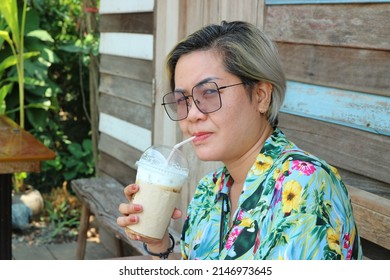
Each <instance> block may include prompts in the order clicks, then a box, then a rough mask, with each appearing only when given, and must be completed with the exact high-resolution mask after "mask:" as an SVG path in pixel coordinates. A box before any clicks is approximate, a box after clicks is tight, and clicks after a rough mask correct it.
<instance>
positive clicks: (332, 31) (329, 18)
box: [265, 3, 390, 50]
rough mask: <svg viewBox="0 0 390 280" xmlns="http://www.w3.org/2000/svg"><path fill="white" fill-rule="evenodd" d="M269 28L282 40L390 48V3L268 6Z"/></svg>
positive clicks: (267, 26) (267, 28)
mask: <svg viewBox="0 0 390 280" xmlns="http://www.w3.org/2000/svg"><path fill="white" fill-rule="evenodd" d="M379 23H380V27H378V24H379ZM265 31H266V32H267V33H268V34H269V35H270V36H271V37H272V39H273V40H275V41H278V42H290V43H293V42H295V43H303V44H313V45H328V46H342V47H356V48H368V49H382V50H390V40H389V38H390V3H382V4H365V5H361V4H339V5H275V6H268V7H267V13H266V23H265Z"/></svg>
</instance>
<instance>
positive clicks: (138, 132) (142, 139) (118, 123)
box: [99, 112, 152, 151]
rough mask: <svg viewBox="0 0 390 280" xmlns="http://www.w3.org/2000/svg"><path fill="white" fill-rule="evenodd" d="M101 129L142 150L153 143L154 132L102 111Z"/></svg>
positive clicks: (102, 131)
mask: <svg viewBox="0 0 390 280" xmlns="http://www.w3.org/2000/svg"><path fill="white" fill-rule="evenodd" d="M99 131H100V132H101V133H106V134H107V135H110V136H111V137H113V138H115V139H117V140H119V141H122V142H123V143H125V144H127V145H130V146H132V147H134V148H135V149H138V150H140V151H144V150H146V149H147V148H148V147H149V146H150V145H151V140H152V132H151V131H150V130H148V129H145V128H143V127H140V126H137V125H135V124H133V123H129V122H126V121H124V120H122V119H119V118H116V117H114V116H111V115H108V114H105V113H103V112H101V113H100V122H99Z"/></svg>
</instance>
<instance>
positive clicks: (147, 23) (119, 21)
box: [99, 12, 154, 34]
mask: <svg viewBox="0 0 390 280" xmlns="http://www.w3.org/2000/svg"><path fill="white" fill-rule="evenodd" d="M153 16H154V15H153V13H152V12H147V13H133V14H132V15H131V17H129V16H128V14H107V15H104V16H102V18H101V20H100V26H99V31H100V32H128V33H140V34H152V33H153Z"/></svg>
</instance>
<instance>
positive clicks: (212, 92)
mask: <svg viewBox="0 0 390 280" xmlns="http://www.w3.org/2000/svg"><path fill="white" fill-rule="evenodd" d="M242 84H244V83H242V82H241V83H238V84H233V85H227V86H222V87H218V85H217V84H216V83H214V82H207V83H202V84H199V85H196V86H194V87H193V88H192V91H191V93H192V95H185V94H184V93H183V92H181V91H173V92H170V93H167V94H165V95H164V96H163V103H162V104H161V105H163V106H164V109H165V112H167V114H168V117H169V118H170V119H171V120H173V121H181V120H184V119H185V118H187V116H188V112H189V108H190V106H191V104H190V102H189V99H190V97H192V100H193V103H194V104H195V106H196V108H198V110H199V111H200V112H202V113H203V114H209V113H213V112H215V111H218V110H219V109H221V107H222V101H221V92H220V90H221V89H225V88H228V87H234V86H238V85H242Z"/></svg>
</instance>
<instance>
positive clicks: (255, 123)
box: [175, 50, 268, 164]
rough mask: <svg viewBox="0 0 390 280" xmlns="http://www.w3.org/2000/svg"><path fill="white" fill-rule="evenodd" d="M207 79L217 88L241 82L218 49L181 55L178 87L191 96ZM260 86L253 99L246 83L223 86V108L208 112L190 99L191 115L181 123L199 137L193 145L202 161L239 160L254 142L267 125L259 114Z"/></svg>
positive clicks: (177, 79) (186, 133) (188, 134)
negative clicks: (201, 110) (249, 95)
mask: <svg viewBox="0 0 390 280" xmlns="http://www.w3.org/2000/svg"><path fill="white" fill-rule="evenodd" d="M205 80H207V81H210V82H215V83H216V84H217V85H218V87H223V86H227V85H232V84H237V83H240V82H241V80H240V79H239V78H238V77H237V76H235V75H233V74H231V73H228V72H227V71H226V70H225V69H224V66H223V64H222V58H221V56H220V55H219V54H218V52H216V51H215V50H208V51H194V52H191V53H189V54H186V55H183V56H181V57H180V59H179V60H178V62H177V65H176V69H175V86H176V88H175V89H176V90H180V91H183V92H185V94H186V95H191V94H192V93H191V90H192V88H193V87H194V86H195V85H197V84H199V83H201V82H202V81H205ZM258 87H259V85H258V84H257V85H256V86H255V87H254V89H253V92H252V93H251V94H254V95H253V99H252V102H250V100H249V97H248V96H247V93H246V87H245V85H237V86H233V87H229V88H225V89H221V90H220V92H221V100H222V108H221V109H219V110H218V111H216V112H213V113H209V114H203V113H202V112H200V111H199V110H198V108H197V107H196V106H194V105H193V103H192V102H193V101H192V99H189V102H190V103H191V105H192V106H190V108H189V113H188V117H187V118H186V119H184V120H182V121H180V122H179V124H180V128H181V130H182V131H183V133H184V135H186V136H187V137H189V136H193V135H195V136H196V138H195V139H194V140H193V145H194V148H195V152H196V154H197V156H198V157H199V158H200V159H201V160H205V161H222V162H224V163H225V164H226V163H228V162H229V161H234V160H237V159H239V158H240V157H242V156H243V155H244V154H245V153H246V152H247V151H248V150H249V149H250V148H251V147H253V146H254V145H255V143H256V142H257V141H258V139H259V138H260V136H261V135H260V134H261V131H263V130H262V129H263V128H264V126H266V125H268V122H267V120H266V119H265V117H264V116H261V115H260V113H259V108H260V107H259V104H260V103H261V100H262V99H263V98H262V97H261V91H259V90H258ZM256 92H260V94H256Z"/></svg>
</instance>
